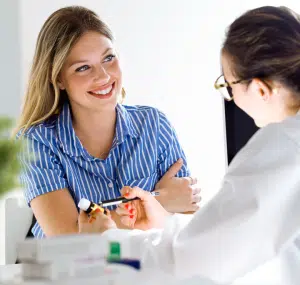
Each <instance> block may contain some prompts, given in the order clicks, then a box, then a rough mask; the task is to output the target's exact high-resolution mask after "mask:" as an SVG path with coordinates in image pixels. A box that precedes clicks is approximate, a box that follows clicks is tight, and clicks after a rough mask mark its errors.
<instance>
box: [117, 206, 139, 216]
mask: <svg viewBox="0 0 300 285" xmlns="http://www.w3.org/2000/svg"><path fill="white" fill-rule="evenodd" d="M134 212H135V210H134V209H133V208H132V207H131V208H130V209H126V208H121V207H117V209H116V213H117V214H118V215H119V216H123V215H132V214H133V213H134Z"/></svg>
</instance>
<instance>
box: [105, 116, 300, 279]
mask: <svg viewBox="0 0 300 285" xmlns="http://www.w3.org/2000/svg"><path fill="white" fill-rule="evenodd" d="M104 235H105V236H108V237H109V238H112V239H114V240H115V239H116V238H117V237H119V238H120V240H122V241H123V243H124V242H125V243H127V245H128V246H130V251H131V255H133V256H136V257H140V258H142V261H143V263H144V266H152V267H158V268H160V269H163V270H164V271H168V272H172V273H173V274H176V275H177V276H178V277H180V278H185V277H189V276H192V275H201V276H203V277H205V278H208V279H210V280H212V281H214V282H216V283H217V284H230V283H232V282H233V281H234V280H236V279H237V278H238V277H241V276H243V275H245V274H246V273H247V272H250V271H252V270H253V269H254V268H256V267H258V266H259V265H261V264H263V263H264V262H266V261H268V260H270V259H272V258H274V257H275V256H277V255H278V254H281V255H285V256H290V258H289V257H287V261H288V262H287V263H286V268H285V269H286V270H288V271H290V272H289V274H288V277H289V278H290V280H289V282H290V283H286V284H298V283H299V282H300V280H299V279H298V278H299V275H300V114H298V115H296V116H294V117H291V118H288V119H287V120H285V121H283V122H281V123H276V124H271V125H268V126H267V127H265V128H263V129H261V130H259V131H258V132H257V133H256V134H255V135H254V136H253V138H252V139H251V140H250V141H249V142H248V144H247V145H246V146H245V147H244V148H243V149H242V150H241V151H240V152H239V154H238V155H237V156H236V157H235V159H234V160H233V161H232V163H231V164H230V167H229V169H228V172H227V174H226V175H225V177H224V180H223V183H222V188H221V190H220V191H219V193H218V194H217V195H216V196H215V198H214V199H212V200H211V201H210V202H209V203H208V204H207V205H205V206H204V207H203V208H201V209H200V210H199V211H198V212H197V213H196V214H195V215H194V217H193V218H192V219H191V218H190V216H186V215H179V214H176V215H174V216H172V217H171V218H170V219H169V220H168V222H167V224H166V227H165V229H164V230H150V231H146V232H142V231H131V232H129V231H123V232H122V230H109V231H107V232H106V233H104ZM289 263H290V264H289ZM297 275H298V276H297ZM293 278H295V280H293ZM296 279H297V280H298V281H297V283H293V282H294V281H295V282H296Z"/></svg>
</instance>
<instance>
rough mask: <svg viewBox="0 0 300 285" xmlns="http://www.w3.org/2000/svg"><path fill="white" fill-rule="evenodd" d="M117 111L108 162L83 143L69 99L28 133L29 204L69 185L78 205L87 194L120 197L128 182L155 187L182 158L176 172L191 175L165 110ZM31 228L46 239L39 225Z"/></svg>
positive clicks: (24, 161) (25, 180)
mask: <svg viewBox="0 0 300 285" xmlns="http://www.w3.org/2000/svg"><path fill="white" fill-rule="evenodd" d="M116 111H117V121H116V132H115V137H114V140H113V144H112V148H111V150H110V152H109V155H108V157H107V158H106V159H104V160H102V159H99V158H95V157H93V156H91V155H90V154H89V153H88V152H87V150H86V149H85V148H84V147H83V146H82V144H81V142H80V140H79V139H78V137H77V136H76V134H75V131H74V129H73V126H72V120H71V112H70V109H69V104H68V103H66V104H65V105H64V106H63V109H62V111H61V113H60V114H59V115H58V116H54V117H52V118H51V119H49V120H47V121H45V122H44V123H41V124H39V125H36V126H33V127H31V128H29V129H28V130H27V131H26V132H25V135H24V137H25V138H26V141H28V143H27V144H26V149H25V150H24V152H23V153H22V155H21V162H22V164H23V166H24V171H23V172H22V174H21V178H20V179H21V183H22V185H23V187H24V193H25V198H26V200H27V202H28V204H29V203H30V201H31V200H32V199H34V198H35V197H37V196H39V195H42V194H44V193H47V192H51V191H55V190H59V189H62V188H68V189H69V191H70V193H71V195H72V197H73V199H74V202H75V204H76V205H77V204H78V201H79V200H80V199H81V198H83V197H84V198H87V199H89V200H91V201H94V202H100V201H102V200H105V199H112V198H116V197H118V196H120V189H121V188H122V187H123V186H139V187H141V188H143V189H144V190H148V191H151V190H153V189H154V188H155V184H156V183H157V182H158V181H159V180H160V178H161V177H162V176H163V175H164V173H165V172H166V171H167V170H168V168H169V167H170V166H171V165H172V164H173V163H174V162H175V161H176V160H177V159H178V158H180V157H181V158H183V160H184V166H183V167H182V169H181V170H180V171H179V173H178V174H177V176H179V177H183V176H189V175H190V172H189V170H188V168H187V166H186V158H185V155H184V152H183V150H182V148H181V146H180V144H179V142H178V139H177V136H176V134H175V131H174V129H173V127H172V126H171V125H170V123H169V121H168V120H167V118H166V116H165V115H164V114H163V113H161V112H160V111H158V110H157V109H155V108H152V107H146V106H135V107H132V106H124V105H117V107H116ZM28 154H31V155H28ZM32 154H34V155H32ZM30 156H31V159H29V157H30ZM33 156H34V159H32V157H33ZM111 209H112V208H111ZM32 232H33V234H34V236H35V237H38V238H42V237H44V233H43V231H42V229H41V227H40V226H39V224H38V223H36V224H35V226H34V227H33V230H32Z"/></svg>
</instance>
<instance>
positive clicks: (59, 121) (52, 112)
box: [17, 6, 200, 237]
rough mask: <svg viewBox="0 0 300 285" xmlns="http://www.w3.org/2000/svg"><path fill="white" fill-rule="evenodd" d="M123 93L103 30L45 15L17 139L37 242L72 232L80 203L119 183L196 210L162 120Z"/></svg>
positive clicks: (110, 193) (79, 12)
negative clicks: (21, 149) (130, 103)
mask: <svg viewBox="0 0 300 285" xmlns="http://www.w3.org/2000/svg"><path fill="white" fill-rule="evenodd" d="M122 97H124V91H122V72H121V68H120V63H119V58H118V56H117V53H116V51H115V47H114V43H113V36H112V33H111V31H110V29H109V28H108V26H107V25H106V24H105V23H103V22H102V21H101V20H100V19H99V17H98V16H97V15H96V14H95V13H94V12H92V11H90V10H88V9H86V8H83V7H78V6H74V7H66V8H62V9H60V10H58V11H56V12H54V13H53V14H52V15H51V16H50V17H49V18H48V20H47V21H46V22H45V24H44V26H43V27H42V29H41V31H40V34H39V36H38V40H37V45H36V52H35V56H34V60H33V66H32V70H31V74H30V79H29V85H28V90H27V94H26V97H25V103H24V106H23V110H22V114H21V118H20V123H19V127H18V134H17V137H18V138H23V139H25V140H26V141H27V149H26V151H24V153H23V155H22V157H21V161H22V163H23V165H24V171H23V173H22V175H21V181H22V184H23V185H24V188H25V191H24V192H25V198H26V200H27V202H28V203H29V205H30V206H31V207H32V209H33V212H34V214H35V216H36V218H37V223H36V224H35V226H34V227H33V234H34V235H35V236H36V237H44V236H45V235H46V236H51V235H58V234H66V233H74V232H78V226H77V218H78V208H77V207H76V205H77V204H78V202H79V200H80V199H81V198H86V199H88V200H90V201H93V202H99V201H102V200H107V199H113V198H116V197H118V196H120V195H121V192H120V190H121V188H122V187H124V186H139V187H142V188H143V189H146V190H147V191H152V190H154V189H157V191H160V194H161V195H160V196H159V197H158V198H157V200H159V202H160V203H161V204H162V205H163V206H164V207H165V208H166V209H167V210H168V211H170V212H186V211H195V210H197V209H198V205H197V203H198V202H199V201H200V196H199V192H200V189H199V188H197V187H196V186H193V187H192V185H191V184H194V182H195V179H190V178H189V177H188V176H190V172H189V170H188V167H187V163H186V159H185V154H184V152H183V150H182V148H181V146H180V144H179V142H178V138H177V136H176V133H175V130H174V128H173V127H172V126H171V124H170V122H169V121H168V119H167V118H166V116H165V115H164V114H163V113H162V112H160V111H159V110H157V109H155V108H152V107H147V106H125V105H121V104H120V99H122ZM118 102H119V103H118ZM29 155H31V157H32V155H33V156H34V159H29ZM180 158H181V160H179V159H180ZM177 161H178V162H177ZM176 162H177V163H176ZM173 164H175V165H174V166H172V165H173ZM170 167H171V169H169V168H170ZM174 176H177V177H174ZM178 177H181V178H178ZM110 210H112V211H111V214H112V217H113V219H114V220H115V221H116V222H117V224H118V225H119V226H122V227H128V226H130V224H131V223H122V217H121V216H122V212H121V211H116V210H115V208H113V207H111V209H110Z"/></svg>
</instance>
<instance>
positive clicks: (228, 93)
mask: <svg viewBox="0 0 300 285" xmlns="http://www.w3.org/2000/svg"><path fill="white" fill-rule="evenodd" d="M246 81H251V79H248V80H244V79H240V80H237V81H233V82H230V83H228V82H227V81H226V80H225V77H224V75H223V74H222V75H220V76H219V77H218V78H217V80H216V82H215V88H216V89H217V90H219V91H220V93H221V94H222V96H223V97H224V99H225V100H226V101H231V100H232V99H233V94H232V88H231V85H234V84H238V83H242V82H246Z"/></svg>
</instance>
